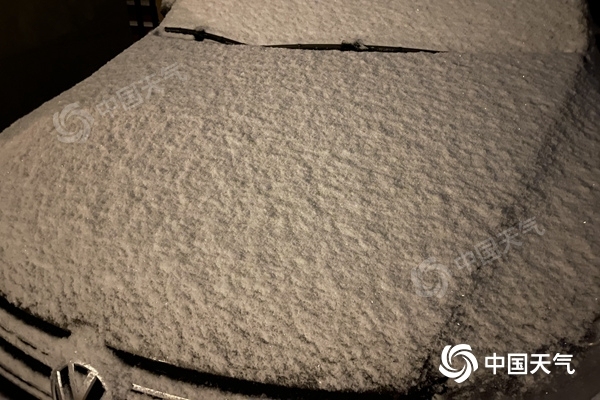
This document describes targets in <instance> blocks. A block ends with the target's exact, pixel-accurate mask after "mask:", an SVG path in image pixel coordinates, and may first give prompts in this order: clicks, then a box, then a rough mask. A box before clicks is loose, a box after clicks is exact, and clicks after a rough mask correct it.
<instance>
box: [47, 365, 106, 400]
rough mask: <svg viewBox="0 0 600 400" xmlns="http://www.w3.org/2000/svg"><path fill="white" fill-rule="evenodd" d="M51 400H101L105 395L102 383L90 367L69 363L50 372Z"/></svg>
mask: <svg viewBox="0 0 600 400" xmlns="http://www.w3.org/2000/svg"><path fill="white" fill-rule="evenodd" d="M50 381H51V383H52V399H53V400H101V399H102V398H103V397H104V394H105V393H106V388H105V386H104V382H103V381H102V378H101V377H100V375H98V372H97V371H96V370H95V369H94V368H92V367H91V366H89V365H87V364H83V363H79V362H73V361H70V362H69V363H68V364H67V365H64V366H62V367H60V368H58V369H55V370H53V371H52V375H51V376H50Z"/></svg>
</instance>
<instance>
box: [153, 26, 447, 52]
mask: <svg viewBox="0 0 600 400" xmlns="http://www.w3.org/2000/svg"><path fill="white" fill-rule="evenodd" d="M165 32H170V33H180V34H184V35H192V36H194V39H195V40H197V41H199V42H202V41H203V40H205V39H208V40H213V41H215V42H219V43H222V44H229V45H245V43H242V42H237V41H235V40H232V39H228V38H226V37H223V36H218V35H213V34H212V33H208V32H206V31H205V30H204V29H199V30H196V29H186V28H171V27H165ZM260 47H268V48H277V49H293V50H338V51H357V52H363V51H364V52H380V53H433V54H435V53H443V51H440V50H430V49H416V48H411V47H400V46H372V45H366V44H363V43H362V42H360V41H356V42H353V43H351V42H342V43H341V44H269V45H262V46H260Z"/></svg>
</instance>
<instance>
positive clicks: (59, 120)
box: [53, 103, 94, 143]
mask: <svg viewBox="0 0 600 400" xmlns="http://www.w3.org/2000/svg"><path fill="white" fill-rule="evenodd" d="M71 117H73V118H74V119H75V120H76V121H78V122H79V124H75V127H76V128H77V129H76V130H74V131H70V130H69V129H67V123H68V122H69V120H70V119H71ZM53 120H54V127H55V128H56V131H57V132H58V140H60V141H61V142H63V143H74V142H85V141H86V140H87V138H88V136H89V135H90V131H91V130H92V124H93V123H94V118H93V117H92V115H91V114H90V113H89V112H88V111H87V110H83V109H79V103H71V104H68V105H66V106H65V108H63V109H62V111H61V112H60V115H59V114H58V113H54V118H53Z"/></svg>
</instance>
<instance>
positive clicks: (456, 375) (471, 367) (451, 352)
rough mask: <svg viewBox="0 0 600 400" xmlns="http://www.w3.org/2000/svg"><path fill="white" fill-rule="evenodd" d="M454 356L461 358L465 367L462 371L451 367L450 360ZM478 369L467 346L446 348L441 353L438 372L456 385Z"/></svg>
mask: <svg viewBox="0 0 600 400" xmlns="http://www.w3.org/2000/svg"><path fill="white" fill-rule="evenodd" d="M454 356H460V357H462V358H463V361H464V363H465V365H464V366H463V367H462V369H460V370H459V369H458V368H454V367H452V359H453V358H454ZM477 368H479V364H477V359H476V358H475V356H474V355H473V353H472V352H471V346H469V345H468V344H459V345H456V346H454V347H453V346H450V345H448V346H446V347H444V350H443V351H442V364H441V365H440V372H441V373H442V375H444V376H445V377H448V378H451V379H454V381H455V382H456V383H463V382H464V381H466V380H467V379H468V378H469V376H471V374H472V373H473V372H475V371H477Z"/></svg>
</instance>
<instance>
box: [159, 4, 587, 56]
mask: <svg viewBox="0 0 600 400" xmlns="http://www.w3.org/2000/svg"><path fill="white" fill-rule="evenodd" d="M584 10H585V7H584V1H583V0H530V1H499V0H448V1H439V0H424V1H417V2H416V1H414V0H396V1H389V0H373V1H364V0H346V1H343V2H339V1H319V0H311V1H306V0H272V1H261V2H256V1H252V0H177V2H176V3H175V4H174V5H173V8H172V10H171V12H169V14H168V15H167V17H166V19H165V21H164V22H163V26H169V27H179V28H189V29H195V28H197V27H201V28H204V29H206V31H207V32H210V33H212V34H216V35H221V36H225V37H227V38H230V39H234V40H237V41H241V42H243V43H247V44H260V45H265V44H296V43H329V44H331V43H342V41H355V40H357V39H360V40H362V41H363V42H364V43H365V44H369V45H381V46H403V47H413V48H421V49H431V50H453V51H486V52H512V51H528V52H543V53H546V52H555V51H558V52H580V51H583V50H585V49H586V48H587V31H586V18H585V15H586V14H585V12H584Z"/></svg>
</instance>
